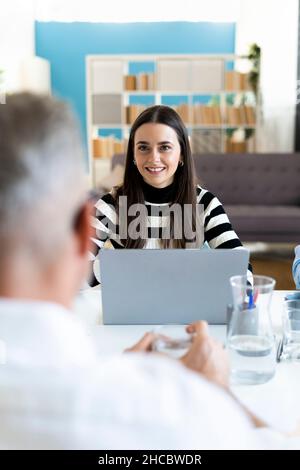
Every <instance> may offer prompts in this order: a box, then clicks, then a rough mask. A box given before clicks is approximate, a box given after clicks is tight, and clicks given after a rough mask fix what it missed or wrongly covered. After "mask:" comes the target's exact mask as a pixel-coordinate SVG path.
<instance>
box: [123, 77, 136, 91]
mask: <svg viewBox="0 0 300 470" xmlns="http://www.w3.org/2000/svg"><path fill="white" fill-rule="evenodd" d="M124 88H125V90H127V91H134V90H136V76H135V75H125V77H124Z"/></svg>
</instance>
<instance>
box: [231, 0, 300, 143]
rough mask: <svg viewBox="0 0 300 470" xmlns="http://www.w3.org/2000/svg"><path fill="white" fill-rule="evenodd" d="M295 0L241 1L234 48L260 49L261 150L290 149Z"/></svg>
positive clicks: (241, 51) (294, 80)
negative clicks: (252, 47) (256, 46)
mask: <svg viewBox="0 0 300 470" xmlns="http://www.w3.org/2000/svg"><path fill="white" fill-rule="evenodd" d="M297 41H298V0H276V1H274V0H242V1H241V3H240V14H239V19H238V23H237V34H236V51H237V53H238V54H244V53H245V52H247V49H248V46H249V44H251V43H253V42H256V43H257V44H258V45H259V46H260V47H261V49H262V62H261V91H262V99H263V125H262V128H261V132H260V135H259V147H260V148H259V150H261V151H270V152H272V151H283V152H284V151H293V146H294V125H295V124H294V122H295V105H296V88H297V46H298V43H297Z"/></svg>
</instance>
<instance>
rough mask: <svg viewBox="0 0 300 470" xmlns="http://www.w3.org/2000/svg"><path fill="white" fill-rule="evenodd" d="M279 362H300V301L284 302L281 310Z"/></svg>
mask: <svg viewBox="0 0 300 470" xmlns="http://www.w3.org/2000/svg"><path fill="white" fill-rule="evenodd" d="M282 326H283V346H282V354H281V357H280V360H281V361H297V362H298V361H300V299H296V298H295V299H293V300H286V301H285V302H284V310H283V321H282Z"/></svg>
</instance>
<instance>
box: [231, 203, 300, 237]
mask: <svg viewBox="0 0 300 470" xmlns="http://www.w3.org/2000/svg"><path fill="white" fill-rule="evenodd" d="M225 210H226V212H227V214H228V217H229V219H230V221H231V223H232V225H233V228H234V229H235V230H236V231H237V232H248V233H251V232H255V233H258V234H259V233H265V232H269V233H272V232H273V233H282V232H289V233H300V207H297V206H255V205H253V206H250V205H240V206H235V205H234V206H232V205H226V206H225Z"/></svg>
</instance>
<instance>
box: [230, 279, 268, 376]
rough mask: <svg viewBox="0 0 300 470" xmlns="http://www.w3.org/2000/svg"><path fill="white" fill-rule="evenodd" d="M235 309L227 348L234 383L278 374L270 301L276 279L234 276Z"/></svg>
mask: <svg viewBox="0 0 300 470" xmlns="http://www.w3.org/2000/svg"><path fill="white" fill-rule="evenodd" d="M230 284H231V288H232V294H233V311H232V315H231V319H230V321H229V324H228V335H227V348H228V352H229V356H230V362H231V382H232V383H233V384H245V385H252V384H261V383H264V382H267V381H268V380H270V379H271V378H272V377H273V376H274V374H275V367H276V348H275V337H274V334H273V330H272V324H271V319H270V302H271V297H272V292H273V290H274V286H275V280H274V279H272V278H271V277H267V276H253V285H252V286H251V285H250V284H249V282H248V280H247V276H233V277H231V278H230Z"/></svg>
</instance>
